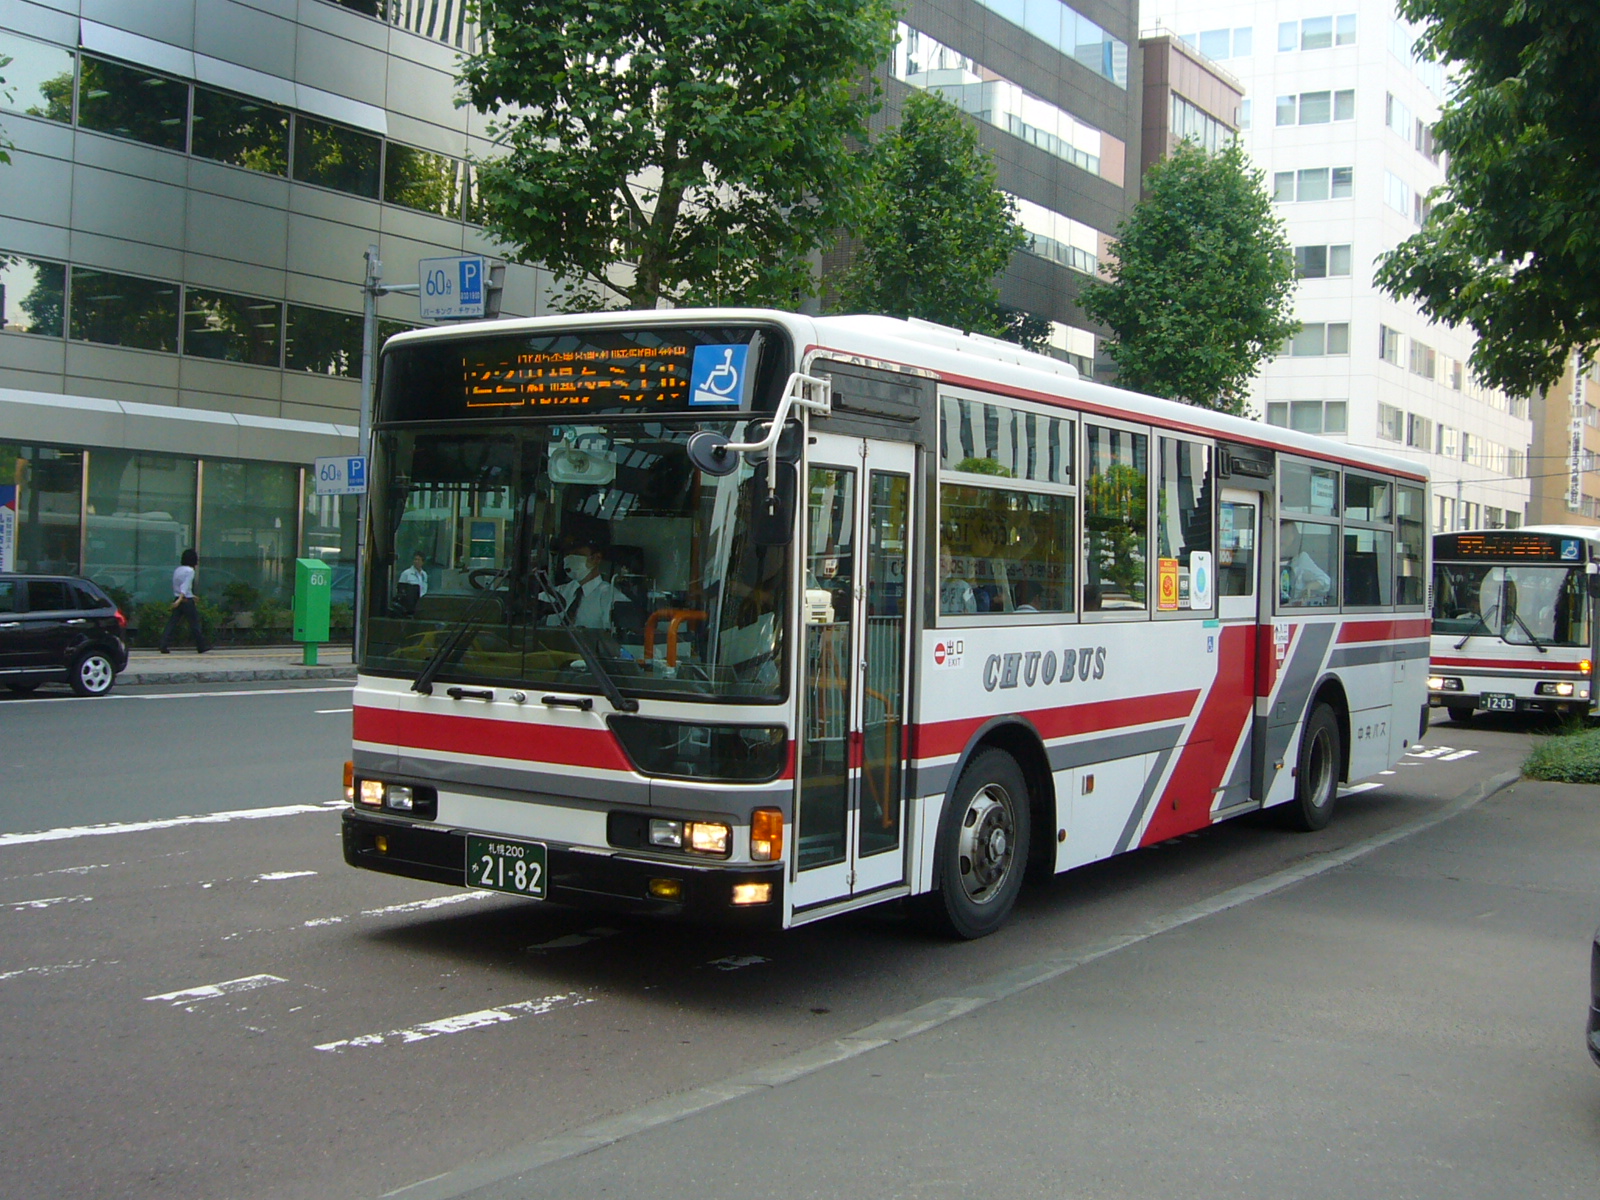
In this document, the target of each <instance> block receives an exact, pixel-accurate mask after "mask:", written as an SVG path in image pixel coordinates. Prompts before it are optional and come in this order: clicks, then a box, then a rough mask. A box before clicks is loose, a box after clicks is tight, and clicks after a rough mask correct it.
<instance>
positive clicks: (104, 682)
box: [67, 650, 117, 696]
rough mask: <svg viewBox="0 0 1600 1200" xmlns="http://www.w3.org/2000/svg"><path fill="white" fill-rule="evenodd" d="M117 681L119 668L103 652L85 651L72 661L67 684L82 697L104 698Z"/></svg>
mask: <svg viewBox="0 0 1600 1200" xmlns="http://www.w3.org/2000/svg"><path fill="white" fill-rule="evenodd" d="M116 681H117V667H116V664H115V663H113V662H112V661H111V656H110V655H108V654H106V653H105V652H104V651H103V650H85V651H84V652H83V653H82V654H80V655H78V657H77V658H75V659H73V660H72V674H71V675H70V676H69V677H68V679H67V682H68V683H70V684H71V685H72V690H73V691H75V692H77V693H78V695H80V696H104V695H105V694H106V693H107V692H109V691H110V690H111V685H112V684H114V683H116Z"/></svg>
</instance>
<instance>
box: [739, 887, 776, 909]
mask: <svg viewBox="0 0 1600 1200" xmlns="http://www.w3.org/2000/svg"><path fill="white" fill-rule="evenodd" d="M733 902H734V904H736V905H740V904H771V903H772V885H771V884H770V883H736V884H734V885H733Z"/></svg>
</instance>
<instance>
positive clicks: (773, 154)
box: [462, 0, 895, 308]
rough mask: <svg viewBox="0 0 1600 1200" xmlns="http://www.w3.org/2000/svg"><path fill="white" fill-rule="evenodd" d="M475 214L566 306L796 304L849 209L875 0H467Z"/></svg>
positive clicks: (872, 95)
mask: <svg viewBox="0 0 1600 1200" xmlns="http://www.w3.org/2000/svg"><path fill="white" fill-rule="evenodd" d="M477 12H478V18H479V21H480V23H481V25H482V29H483V33H484V43H483V44H484V47H485V49H484V50H483V51H482V52H481V53H480V54H477V55H475V56H473V57H471V58H470V59H468V60H467V62H466V64H465V66H464V68H463V76H462V79H463V83H464V84H465V87H466V93H467V98H468V99H469V100H470V101H471V102H472V104H473V105H474V106H476V107H477V108H479V109H481V110H483V111H486V112H490V113H492V114H495V119H494V125H493V130H494V136H495V137H496V138H497V139H498V141H499V143H500V146H501V148H502V150H503V154H501V155H500V156H497V157H495V158H493V159H490V160H488V161H485V162H483V163H482V164H480V166H479V179H480V189H481V206H482V215H483V218H484V224H485V227H486V228H487V229H488V230H489V231H490V232H491V233H492V234H494V235H495V236H497V237H499V238H500V239H501V240H502V241H504V242H506V243H507V244H509V245H510V246H511V247H513V248H514V250H515V252H516V253H518V254H520V255H522V256H524V257H526V258H528V259H529V260H531V261H539V262H543V263H544V264H545V265H546V266H547V267H549V268H550V270H551V271H553V272H554V273H555V274H556V276H557V277H558V279H560V280H561V281H562V283H563V284H564V285H565V287H566V288H567V300H566V303H567V304H568V305H569V306H571V307H585V306H595V305H598V306H600V307H610V306H613V305H616V304H619V303H620V304H624V305H627V306H629V307H637V308H652V307H655V306H656V304H657V303H658V302H660V301H667V302H670V303H676V304H697V303H709V304H778V305H785V306H789V305H794V304H797V303H798V302H799V301H800V300H801V299H803V298H804V297H805V296H807V295H809V294H810V293H811V291H812V288H813V283H812V278H811V267H810V262H809V256H810V254H811V252H812V251H813V250H815V249H816V248H817V247H818V246H820V245H821V244H822V243H823V242H824V241H825V240H826V239H828V238H830V237H831V236H832V235H833V233H834V231H835V230H837V229H839V228H841V227H843V226H845V225H847V224H848V223H849V222H850V220H851V217H852V216H853V213H854V207H855V196H856V192H857V190H858V181H859V177H860V174H861V167H860V164H859V161H858V160H859V155H856V154H854V153H852V151H851V146H850V141H851V139H853V138H854V139H859V140H861V141H864V140H865V137H866V126H865V122H866V118H867V116H868V115H869V114H870V113H871V112H872V111H873V110H874V109H875V107H876V104H877V89H876V87H875V86H863V84H862V79H863V77H864V76H865V75H866V73H867V72H868V71H869V70H870V69H871V68H872V67H874V66H876V65H877V64H878V63H880V62H881V61H882V60H883V59H884V58H886V57H887V56H888V53H889V50H890V48H891V47H892V45H893V42H894V32H895V9H894V6H893V4H892V3H891V0H655V2H654V3H651V4H643V5H641V4H639V3H637V2H636V0H478V4H477Z"/></svg>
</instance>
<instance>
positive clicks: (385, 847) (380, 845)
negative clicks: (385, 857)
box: [372, 833, 389, 854]
mask: <svg viewBox="0 0 1600 1200" xmlns="http://www.w3.org/2000/svg"><path fill="white" fill-rule="evenodd" d="M372 844H373V846H375V847H376V848H377V851H378V853H379V854H387V853H389V839H388V838H386V837H384V836H383V834H381V833H380V834H379V835H378V836H377V837H375V838H373V839H372Z"/></svg>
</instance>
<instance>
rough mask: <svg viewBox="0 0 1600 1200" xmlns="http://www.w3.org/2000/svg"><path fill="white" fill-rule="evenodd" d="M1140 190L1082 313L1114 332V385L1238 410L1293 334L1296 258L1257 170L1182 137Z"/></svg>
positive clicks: (1233, 149) (1238, 156)
mask: <svg viewBox="0 0 1600 1200" xmlns="http://www.w3.org/2000/svg"><path fill="white" fill-rule="evenodd" d="M1144 191H1145V195H1144V198H1143V199H1142V200H1140V201H1139V203H1138V204H1136V205H1135V206H1134V209H1133V211H1132V212H1131V213H1130V214H1129V215H1128V217H1127V218H1126V219H1125V220H1124V221H1123V222H1122V224H1121V225H1119V226H1118V228H1117V242H1116V243H1115V246H1114V251H1115V258H1114V259H1113V261H1112V262H1111V263H1110V264H1109V267H1108V273H1109V275H1110V282H1106V281H1103V280H1095V281H1093V282H1092V283H1090V284H1089V286H1088V287H1087V288H1085V289H1084V293H1083V295H1082V297H1081V298H1080V303H1081V305H1082V306H1083V310H1084V311H1085V312H1086V313H1088V314H1089V315H1090V316H1091V317H1093V318H1094V319H1095V320H1097V321H1100V322H1102V323H1104V324H1105V325H1108V326H1109V327H1110V328H1111V331H1112V334H1113V337H1112V339H1110V340H1109V341H1108V343H1107V346H1106V350H1107V353H1108V354H1110V356H1111V357H1112V358H1113V359H1114V360H1115V361H1116V363H1117V371H1118V381H1119V382H1120V383H1121V384H1122V385H1123V386H1125V387H1130V388H1135V389H1138V390H1141V391H1147V392H1152V393H1154V394H1155V395H1157V396H1166V397H1168V398H1170V399H1174V400H1182V401H1185V402H1187V403H1189V404H1196V405H1199V406H1200V407H1202V408H1212V409H1217V410H1218V411H1221V412H1231V413H1240V412H1243V411H1244V393H1245V389H1246V387H1247V386H1248V385H1249V383H1250V380H1251V378H1252V377H1254V375H1255V373H1256V371H1257V370H1258V369H1259V368H1260V366H1261V363H1262V362H1263V361H1264V360H1265V359H1266V358H1268V357H1269V356H1271V355H1272V354H1275V353H1276V352H1277V350H1278V348H1279V347H1280V346H1281V345H1282V344H1283V342H1284V340H1285V339H1286V338H1288V337H1290V336H1291V335H1293V334H1294V333H1295V332H1296V331H1297V330H1298V329H1299V324H1298V322H1296V321H1295V320H1294V317H1293V315H1292V301H1293V295H1294V288H1295V278H1294V252H1293V251H1292V250H1291V248H1290V246H1289V242H1288V239H1287V238H1286V237H1285V236H1284V232H1283V224H1282V222H1281V221H1279V220H1278V218H1277V216H1276V215H1275V214H1274V213H1273V211H1272V202H1271V201H1270V200H1269V199H1268V198H1267V193H1266V190H1265V188H1264V186H1263V177H1262V174H1261V172H1260V171H1256V170H1254V169H1252V168H1251V167H1250V165H1249V163H1248V162H1247V160H1246V159H1245V157H1244V152H1243V151H1242V150H1241V149H1240V148H1239V146H1238V144H1237V143H1234V144H1232V145H1230V146H1228V147H1227V149H1225V150H1223V151H1222V152H1221V153H1218V154H1208V153H1206V152H1205V151H1204V150H1201V149H1200V148H1199V147H1197V146H1195V145H1194V144H1192V143H1190V142H1181V143H1179V145H1178V148H1177V150H1175V151H1174V152H1173V154H1172V156H1171V157H1169V158H1167V159H1164V160H1163V161H1161V162H1158V163H1156V164H1155V165H1154V166H1153V167H1151V168H1150V170H1149V171H1148V172H1147V173H1146V175H1145V178H1144Z"/></svg>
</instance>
